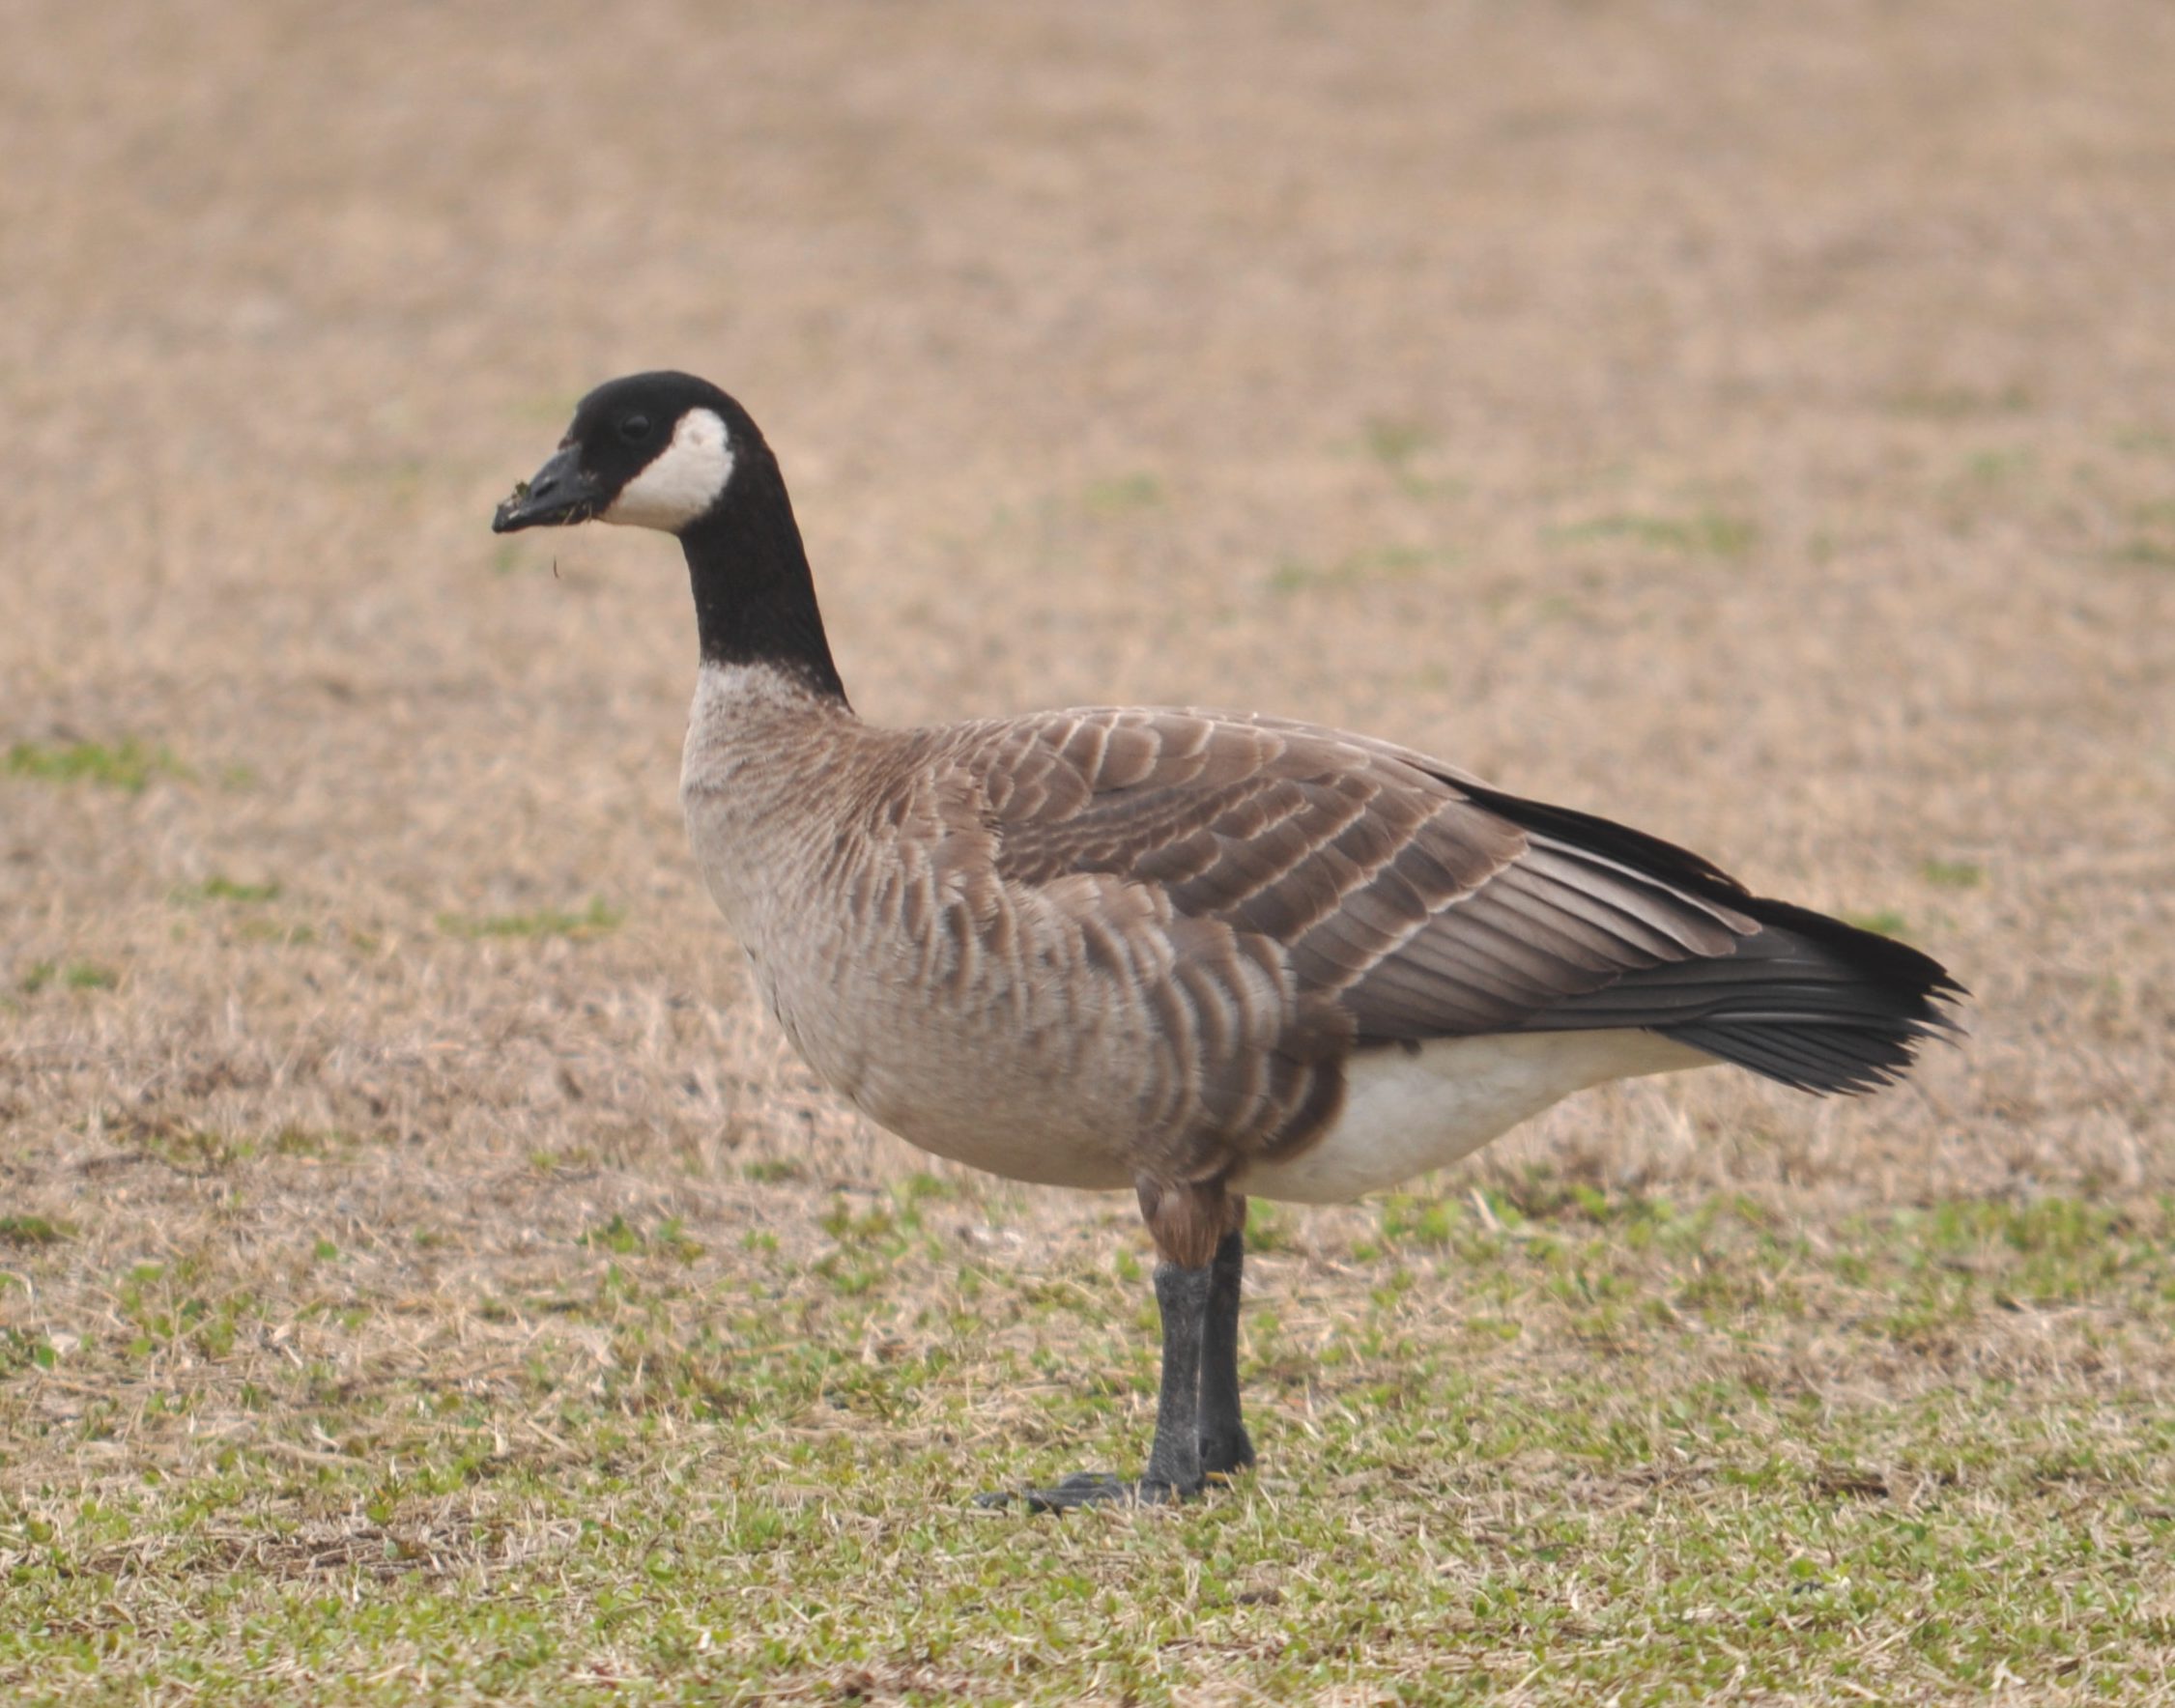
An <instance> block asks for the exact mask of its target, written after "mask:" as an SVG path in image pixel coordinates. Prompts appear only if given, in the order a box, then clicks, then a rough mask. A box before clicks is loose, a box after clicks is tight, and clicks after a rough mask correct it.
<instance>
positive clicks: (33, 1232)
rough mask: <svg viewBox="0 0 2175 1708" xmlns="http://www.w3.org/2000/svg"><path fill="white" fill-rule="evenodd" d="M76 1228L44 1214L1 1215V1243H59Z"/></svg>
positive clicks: (38, 1244)
mask: <svg viewBox="0 0 2175 1708" xmlns="http://www.w3.org/2000/svg"><path fill="white" fill-rule="evenodd" d="M73 1234H74V1230H73V1229H72V1228H71V1227H70V1226H69V1225H68V1224H67V1223H66V1222H56V1221H53V1220H51V1219H50V1218H48V1217H45V1216H42V1215H0V1245H23V1246H42V1245H58V1244H60V1243H61V1241H62V1240H64V1239H68V1238H72V1236H73Z"/></svg>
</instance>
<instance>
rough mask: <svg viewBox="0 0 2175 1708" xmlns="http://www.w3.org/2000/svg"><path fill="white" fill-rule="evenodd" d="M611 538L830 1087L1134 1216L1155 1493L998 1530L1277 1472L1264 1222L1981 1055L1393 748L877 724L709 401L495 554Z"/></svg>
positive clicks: (580, 446) (745, 920) (760, 467)
mask: <svg viewBox="0 0 2175 1708" xmlns="http://www.w3.org/2000/svg"><path fill="white" fill-rule="evenodd" d="M591 520H594V521H599V522H607V523H616V524H620V525H623V526H630V527H647V528H654V529H658V530H660V531H662V532H665V533H669V534H673V535H676V536H677V537H678V540H679V543H680V550H681V552H682V555H684V556H685V558H686V561H687V569H688V576H689V579H690V582H691V584H692V586H693V591H694V597H695V623H696V633H697V639H698V641H699V648H700V667H699V669H698V672H697V677H696V687H695V697H694V704H693V708H692V711H691V714H690V716H689V720H688V727H687V738H686V746H685V750H684V754H683V758H682V768H681V773H680V801H681V805H682V809H683V811H684V814H685V818H686V823H687V834H688V839H689V842H690V844H691V846H692V849H693V852H694V857H695V861H696V863H697V865H698V867H699V868H700V870H701V877H702V879H703V882H704V886H705V887H706V888H707V890H708V891H709V894H710V896H711V897H712V898H713V899H714V900H715V902H716V904H717V906H718V908H719V909H720V911H721V912H722V913H723V914H724V916H725V918H726V921H727V922H728V924H729V925H730V928H731V932H732V934H733V936H734V937H736V938H737V940H738V942H739V944H740V947H741V949H742V950H743V951H744V952H745V954H746V955H747V957H748V960H749V962H750V963H751V965H752V969H753V973H754V978H755V983H756V986H757V988H758V991H759V992H760V994H761V997H762V999H763V1000H764V1002H765V1003H766V1004H767V1005H768V1007H769V1009H770V1011H771V1012H772V1013H773V1014H774V1015H775V1016H776V1018H777V1021H778V1023H779V1025H780V1026H782V1027H783V1028H784V1030H785V1032H786V1035H787V1038H788V1039H790V1040H791V1042H792V1044H793V1045H794V1047H795V1048H796V1049H797V1050H798V1051H799V1053H800V1054H801V1055H802V1056H803V1057H804V1058H805V1059H806V1060H807V1062H808V1064H809V1066H810V1067H812V1068H813V1069H814V1070H815V1072H816V1074H817V1076H818V1077H819V1078H820V1079H821V1080H822V1081H823V1082H824V1083H825V1084H826V1085H827V1086H829V1087H830V1088H831V1089H832V1090H833V1091H835V1092H836V1093H838V1094H839V1095H840V1096H844V1098H846V1099H847V1100H848V1101H850V1102H851V1103H852V1104H853V1105H854V1106H855V1107H856V1108H858V1109H859V1110H860V1111H862V1112H863V1113H864V1114H865V1115H866V1116H867V1117H868V1118H869V1119H870V1120H871V1121H873V1122H874V1123H875V1124H878V1125H879V1126H882V1127H885V1128H887V1129H889V1130H890V1131H892V1132H895V1133H897V1134H899V1135H901V1137H903V1138H905V1139H907V1140H908V1141H910V1142H911V1143H913V1144H915V1145H917V1146H920V1147H921V1148H922V1149H924V1150H925V1151H929V1152H932V1153H935V1154H937V1155H939V1156H945V1157H950V1158H953V1159H955V1160H957V1161H959V1162H961V1163H965V1164H968V1165H970V1166H972V1167H975V1168H978V1169H983V1170H987V1172H989V1173H991V1174H995V1175H1000V1176H1003V1177H1005V1178H1007V1179H1009V1180H1015V1181H1031V1182H1036V1183H1040V1184H1047V1185H1055V1186H1070V1187H1076V1188H1082V1189H1089V1190H1113V1189H1116V1190H1122V1189H1124V1188H1127V1187H1130V1188H1131V1189H1132V1190H1133V1192H1134V1193H1135V1194H1136V1195H1137V1197H1138V1201H1139V1206H1140V1213H1141V1216H1142V1219H1143V1220H1144V1221H1145V1222H1146V1224H1147V1230H1148V1233H1149V1236H1150V1237H1151V1238H1152V1239H1153V1242H1154V1244H1155V1247H1156V1253H1157V1258H1158V1263H1157V1267H1156V1270H1155V1293H1156V1300H1157V1304H1158V1307H1159V1311H1160V1314H1161V1322H1162V1370H1161V1381H1160V1384H1159V1393H1158V1399H1157V1406H1156V1422H1155V1434H1154V1438H1153V1440H1152V1442H1151V1445H1150V1449H1149V1454H1148V1462H1147V1466H1146V1467H1145V1469H1144V1470H1143V1471H1142V1473H1141V1474H1140V1475H1138V1476H1136V1477H1119V1476H1115V1475H1111V1474H1108V1473H1104V1472H1083V1473H1079V1474H1076V1475H1073V1476H1069V1477H1066V1478H1064V1479H1063V1480H1062V1481H1060V1482H1058V1483H1056V1484H1055V1485H1054V1486H1052V1487H1048V1488H1042V1489H1031V1490H1025V1491H1019V1492H1016V1493H1015V1494H999V1495H989V1496H984V1497H983V1498H985V1499H990V1500H1002V1499H1010V1498H1019V1499H1023V1500H1024V1501H1025V1502H1026V1503H1027V1504H1028V1505H1029V1506H1030V1507H1031V1508H1034V1509H1037V1510H1044V1511H1055V1510H1064V1509H1067V1508H1071V1507H1078V1506H1086V1505H1092V1504H1097V1503H1102V1502H1111V1501H1120V1502H1138V1503H1142V1504H1163V1503H1170V1502H1175V1501H1179V1500H1184V1499H1186V1498H1188V1497H1191V1496H1194V1495H1197V1494H1200V1493H1201V1492H1202V1491H1203V1489H1204V1488H1205V1487H1207V1486H1208V1485H1209V1484H1210V1482H1211V1481H1212V1480H1213V1481H1216V1482H1219V1483H1220V1482H1222V1481H1224V1480H1227V1479H1228V1478H1230V1477H1231V1476H1232V1475H1233V1474H1234V1473H1236V1472H1238V1471H1241V1470H1243V1469H1245V1468H1246V1467H1249V1466H1252V1465H1253V1463H1254V1448H1253V1444H1252V1441H1251V1440H1250V1438H1248V1436H1247V1433H1246V1429H1245V1421H1244V1419H1243V1416H1242V1412H1241V1405H1240V1383H1239V1370H1238V1324H1239V1306H1240V1295H1241V1288H1242V1281H1243V1272H1244V1262H1245V1248H1244V1229H1245V1215H1246V1200H1247V1198H1248V1196H1249V1195H1257V1196H1260V1197H1264V1198H1269V1199H1273V1200H1278V1201H1285V1202H1296V1203H1304V1204H1312V1203H1323V1202H1336V1201H1344V1200H1349V1199H1353V1198H1356V1197H1358V1196H1359V1195H1361V1194H1364V1193H1366V1192H1369V1191H1372V1190H1375V1189H1378V1188H1383V1187H1388V1186H1390V1185H1393V1184H1395V1183H1397V1182H1399V1181H1405V1180H1408V1179H1410V1178H1411V1177H1413V1176H1415V1175H1418V1174H1420V1173H1422V1172H1424V1171H1426V1170H1430V1169H1435V1168H1439V1167H1442V1166H1443V1165H1444V1164H1446V1163H1449V1162H1452V1161H1454V1160H1456V1159H1457V1158H1459V1157H1461V1156H1464V1155H1467V1154H1468V1153H1471V1152H1473V1151H1474V1150H1475V1149H1476V1148H1477V1147H1479V1146H1481V1145H1484V1144H1486V1143H1487V1142H1488V1141H1489V1140H1491V1139H1493V1138H1495V1137H1496V1136H1498V1135H1499V1134H1501V1133H1502V1132H1503V1131H1505V1130H1506V1129H1508V1128H1509V1127H1511V1126H1513V1125H1515V1124H1518V1123H1519V1122H1522V1121H1524V1120H1526V1119H1528V1118H1529V1117H1531V1116H1533V1115H1535V1114H1537V1113H1539V1112H1540V1111H1541V1110H1543V1109H1545V1108H1547V1107H1549V1106H1550V1105H1551V1104H1554V1103H1555V1102H1557V1101H1558V1100H1559V1099H1560V1098H1562V1097H1565V1096H1569V1095H1571V1094H1572V1093H1574V1092H1577V1091H1580V1090H1583V1089H1585V1088H1587V1087H1589V1086H1593V1085H1596V1084H1599V1083H1601V1082H1603V1081H1606V1080H1613V1079H1619V1078H1625V1077H1629V1076H1632V1075H1640V1074H1650V1073H1663V1072H1669V1071H1673V1070H1676V1069H1680V1068H1689V1067H1706V1066H1712V1065H1714V1064H1717V1063H1730V1064H1734V1065H1735V1066H1737V1067H1744V1068H1749V1069H1750V1070H1751V1071H1753V1072H1754V1073H1757V1074H1761V1075H1763V1076H1765V1077H1766V1078H1768V1079H1771V1080H1776V1081H1779V1082H1780V1083H1782V1084H1784V1085H1787V1086H1791V1087H1794V1088H1796V1089H1798V1090H1800V1091H1804V1092H1809V1093H1815V1094H1829V1093H1861V1092H1867V1091H1871V1090H1873V1089H1875V1088H1876V1087H1879V1086H1883V1085H1887V1084H1890V1083H1892V1082H1894V1081H1895V1080H1896V1079H1898V1078H1899V1077H1900V1076H1901V1075H1902V1074H1903V1072H1904V1071H1905V1070H1906V1069H1907V1068H1909V1067H1910V1066H1911V1064H1912V1062H1913V1060H1914V1058H1915V1055H1916V1053H1917V1050H1918V1047H1919V1045H1920V1044H1921V1043H1923V1042H1924V1041H1925V1040H1926V1039H1929V1038H1933V1037H1940V1036H1943V1035H1946V1034H1950V1033H1953V1032H1955V1031H1956V1030H1958V1022H1957V1019H1956V1017H1955V1016H1956V1012H1957V1011H1958V1009H1959V1008H1960V1002H1961V999H1962V998H1963V997H1964V996H1965V995H1966V994H1967V993H1966V992H1965V991H1964V990H1963V988H1962V986H1961V985H1960V984H1959V983H1957V982H1956V981H1955V980H1953V979H1952V978H1950V976H1949V975H1948V973H1947V971H1946V970H1945V969H1944V968H1943V967H1942V966H1941V965H1940V964H1939V963H1938V962H1936V961H1934V960H1933V959H1932V957H1930V956H1928V955H1926V954H1921V953H1920V952H1919V951H1917V950H1916V949H1913V948H1910V947H1908V946H1906V945H1904V944H1903V943H1899V942H1896V941H1894V940H1892V939H1890V938H1887V937H1883V936H1878V935H1875V934H1874V933H1872V932H1868V931H1864V930H1860V929H1858V928H1856V927H1855V926H1852V925H1846V924H1844V923H1843V922H1841V921H1840V920H1835V919H1831V918H1827V917H1825V916H1823V915H1821V914H1818V913H1816V912H1813V911H1811V910H1809V909H1806V908H1803V907H1797V906H1793V905H1791V904H1790V903H1789V902H1786V901H1778V900H1771V899H1769V898H1767V897H1760V896H1756V895H1753V894H1751V893H1750V892H1749V891H1747V890H1746V889H1745V888H1744V887H1743V886H1742V885H1741V884H1739V883H1738V882H1737V881H1736V880H1735V879H1734V878H1731V877H1730V876H1729V875H1727V874H1726V873H1725V872H1723V871H1722V870H1721V869H1720V868H1717V867H1715V866H1713V865H1711V864H1710V863H1709V862H1707V861H1705V860H1703V859H1702V858H1700V857H1699V856H1698V855H1696V854H1692V853H1688V852H1686V851H1685V850H1684V849H1682V848H1678V847H1675V846H1673V845H1672V844H1670V843H1668V842H1666V841H1662V840H1658V839H1656V838H1654V837H1651V836H1646V835H1645V834H1643V833H1641V832H1639V831H1636V830H1629V829H1626V828H1624V827H1623V826H1621V825H1618V824H1615V823H1612V822H1610V821H1608V820H1607V819H1604V818H1598V817H1594V816H1592V815H1589V814H1588V813H1585V812H1581V811H1573V810H1571V809H1569V808H1564V807H1554V806H1547V805H1544V804H1542V803H1540V802H1538V801H1532V800H1528V799H1525V798H1523V797H1520V796H1517V795H1513V794H1509V793H1505V792H1503V791H1502V790H1500V789H1497V788H1495V787H1493V786H1491V785H1489V784H1487V783H1482V782H1481V781H1480V780H1479V779H1478V778H1476V777H1474V776H1473V775H1471V774H1470V773H1468V772H1466V771H1463V770H1460V769H1459V768H1458V767H1456V766H1454V765H1448V764H1445V763H1444V762H1443V761H1441V760H1439V759H1435V758H1431V757H1429V756H1427V755H1426V754H1421V753H1418V752H1416V751H1414V750H1413V749H1410V748H1406V747H1401V746H1398V745H1397V744H1395V743H1393V742H1389V741H1383V740H1377V739H1375V738H1374V737H1371V736H1365V735H1356V734H1348V733H1345V732H1343V731H1341V730H1337V729H1331V728H1327V727H1322V726H1315V725H1311V724H1303V723H1295V722H1291V721H1288V720H1285V719H1281V718H1274V717H1265V716H1258V715H1251V714H1241V715H1234V714H1229V713H1222V712H1214V711H1203V710H1194V709H1184V708H1160V707H1122V706H1094V707H1087V708H1083V709H1075V710H1069V711H1049V712H1034V713H1029V714H1027V715H1025V716H1020V717H1011V718H999V719H987V720H976V721H972V722H966V723H955V724H948V725H940V726H930V727H925V728H905V729H899V728H887V727H881V726H876V725H873V724H868V723H864V722H862V721H861V719H860V718H859V717H858V716H857V715H856V714H855V713H854V711H853V710H852V708H851V707H850V706H849V705H848V704H847V701H846V696H845V689H844V684H843V683H842V682H841V680H840V677H839V672H838V668H837V666H836V665H835V664H834V663H833V662H832V658H831V650H830V644H829V641H828V640H827V639H826V637H825V634H824V629H823V620H822V617H821V614H820V613H819V612H818V610H817V606H816V588H815V584H814V582H813V580H812V579H811V576H810V571H809V563H808V557H807V554H806V552H805V551H804V549H803V546H802V543H801V535H800V530H799V527H798V525H797V524H796V522H795V521H794V516H793V509H792V504H791V502H790V500H789V499H788V498H787V492H786V484H785V481H784V479H783V477H782V476H781V474H780V472H779V466H778V461H777V458H776V457H775V456H774V455H773V454H772V451H771V449H770V446H769V445H768V444H767V443H766V442H765V441H764V439H763V436H762V433H761V432H760V430H759V429H758V427H757V426H756V423H755V422H754V421H753V420H752V419H751V418H750V417H749V414H748V412H747V411H746V410H745V409H743V408H742V407H741V406H740V405H739V403H737V402H736V401H734V399H732V398H731V397H730V396H728V395H727V394H726V393H725V392H724V391H722V390H720V389H718V387H716V386H715V385H712V384H709V383H708V382H707V381H704V380H701V379H697V378H695V377H694V376H692V375H688V374H683V373H671V372H659V373H644V374H636V375H632V376H629V377H627V378H624V379H618V380H614V381H611V382H609V383H608V384H603V385H600V386H598V387H597V388H596V389H595V390H594V391H591V392H590V393H589V394H588V395H587V397H585V398H584V399H583V400H582V401H581V403H580V404H579V405H578V406H577V408H576V409H575V412H574V418H573V423H572V425H571V426H570V427H569V429H568V430H567V433H566V436H565V437H564V438H563V439H562V440H561V441H559V444H558V449H557V450H556V451H555V452H554V453H553V454H552V455H551V457H550V458H549V459H548V460H547V461H546V462H545V463H544V464H543V466H542V467H541V468H539V469H538V470H537V471H536V472H535V474H534V475H533V476H531V477H530V478H529V480H527V481H525V482H522V483H520V484H519V485H517V486H516V488H515V489H514V494H513V496H512V497H511V498H507V499H506V500H505V501H504V502H503V503H501V505H500V506H499V507H498V510H497V513H496V514H495V516H494V518H493V522H492V527H493V528H494V530H495V531H496V532H499V533H511V532H514V531H516V530H518V529H523V528H531V527H568V526H572V525H574V524H577V523H582V522H587V521H591Z"/></svg>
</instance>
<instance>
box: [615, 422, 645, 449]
mask: <svg viewBox="0 0 2175 1708" xmlns="http://www.w3.org/2000/svg"><path fill="white" fill-rule="evenodd" d="M619 437H620V438H621V439H623V440H625V441H627V442H628V443H629V444H640V443H641V442H642V441H644V440H645V439H647V438H648V437H649V417H648V416H647V415H621V416H620V417H619Z"/></svg>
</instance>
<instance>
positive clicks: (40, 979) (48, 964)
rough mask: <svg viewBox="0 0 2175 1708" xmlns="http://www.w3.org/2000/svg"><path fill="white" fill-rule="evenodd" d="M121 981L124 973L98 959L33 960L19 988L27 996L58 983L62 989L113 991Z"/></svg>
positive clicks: (34, 994)
mask: <svg viewBox="0 0 2175 1708" xmlns="http://www.w3.org/2000/svg"><path fill="white" fill-rule="evenodd" d="M120 982H121V975H120V974H119V973H117V972H115V971H114V970H113V969H112V968H111V967H108V966H102V965H100V963H99V962H97V961H87V960H75V961H50V960H42V961H33V962H32V963H31V965H30V970H29V971H28V972H26V973H24V974H23V976H22V980H21V983H20V988H21V990H22V993H23V995H25V996H36V995H37V994H38V993H39V992H40V991H41V990H44V989H47V988H48V987H52V986H58V987H59V988H60V989H63V990H111V989H113V988H114V987H115V986H116V985H117V984H119V983H120Z"/></svg>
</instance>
